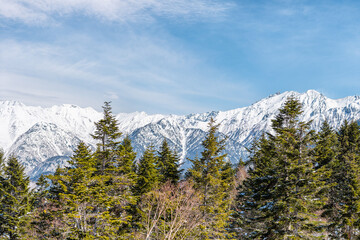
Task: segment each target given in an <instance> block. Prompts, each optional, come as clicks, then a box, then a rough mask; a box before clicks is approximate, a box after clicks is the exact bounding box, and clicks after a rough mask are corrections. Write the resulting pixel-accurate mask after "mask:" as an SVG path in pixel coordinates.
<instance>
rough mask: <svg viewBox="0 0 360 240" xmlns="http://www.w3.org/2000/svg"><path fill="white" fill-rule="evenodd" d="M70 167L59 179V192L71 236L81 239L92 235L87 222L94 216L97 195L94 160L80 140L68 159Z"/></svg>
mask: <svg viewBox="0 0 360 240" xmlns="http://www.w3.org/2000/svg"><path fill="white" fill-rule="evenodd" d="M69 164H70V167H68V168H67V170H66V174H64V176H63V178H62V179H61V181H62V184H63V186H65V187H64V192H63V193H60V197H61V200H62V202H63V203H64V204H65V205H66V215H67V219H68V222H69V225H70V226H73V227H71V228H70V231H71V234H70V236H71V237H76V238H77V239H83V238H86V237H89V236H92V234H93V232H94V226H93V225H91V224H89V222H90V219H91V218H94V217H95V218H96V217H97V216H94V215H95V214H94V208H96V207H97V206H96V205H97V203H96V202H95V201H94V200H96V199H97V197H98V192H96V190H97V189H95V188H94V186H93V182H94V172H95V171H96V168H95V167H96V162H95V159H94V157H93V156H92V154H91V151H90V149H89V147H87V146H86V145H85V143H83V142H80V144H79V145H78V147H77V149H76V150H75V152H74V155H73V156H72V157H71V160H70V161H69Z"/></svg>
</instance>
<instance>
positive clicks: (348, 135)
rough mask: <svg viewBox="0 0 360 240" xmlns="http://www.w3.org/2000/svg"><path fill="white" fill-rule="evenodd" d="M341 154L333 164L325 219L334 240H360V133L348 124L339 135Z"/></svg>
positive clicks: (352, 123)
mask: <svg viewBox="0 0 360 240" xmlns="http://www.w3.org/2000/svg"><path fill="white" fill-rule="evenodd" d="M338 141H339V153H338V156H337V158H336V160H335V161H334V163H333V164H332V174H331V180H332V182H333V186H332V187H331V188H330V193H331V194H330V196H329V201H328V204H327V205H326V206H325V210H324V216H326V217H327V218H328V221H329V234H330V237H331V239H359V237H360V234H359V230H360V148H359V147H360V130H359V125H358V124H357V123H356V122H351V123H348V122H347V121H345V122H344V124H343V125H342V126H341V128H340V130H339V132H338Z"/></svg>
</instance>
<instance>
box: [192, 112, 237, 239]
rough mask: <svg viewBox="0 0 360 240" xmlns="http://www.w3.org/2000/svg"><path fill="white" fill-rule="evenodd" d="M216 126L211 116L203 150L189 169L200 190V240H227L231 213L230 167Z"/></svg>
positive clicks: (223, 142) (196, 187)
mask: <svg viewBox="0 0 360 240" xmlns="http://www.w3.org/2000/svg"><path fill="white" fill-rule="evenodd" d="M218 127H219V125H217V124H215V120H214V119H213V118H211V119H210V122H209V130H208V133H207V136H206V138H205V140H204V141H203V142H202V146H203V147H204V150H203V151H202V153H201V158H196V159H194V160H192V163H193V164H192V167H191V168H190V169H189V173H188V174H187V175H188V176H190V179H191V181H193V183H194V186H195V189H197V190H198V191H199V192H200V195H201V200H202V214H203V219H204V223H203V224H202V226H201V229H200V232H201V233H200V236H199V239H214V238H215V239H227V238H229V237H230V235H229V232H228V231H227V227H228V220H229V217H230V214H231V201H230V198H229V193H230V192H231V186H232V182H230V181H229V176H228V174H229V169H228V165H227V161H226V154H224V153H223V151H224V150H225V141H226V139H220V138H219V136H218V134H219V133H218Z"/></svg>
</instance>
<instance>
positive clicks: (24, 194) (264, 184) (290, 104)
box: [0, 97, 360, 240]
mask: <svg viewBox="0 0 360 240" xmlns="http://www.w3.org/2000/svg"><path fill="white" fill-rule="evenodd" d="M301 113H302V106H301V104H300V103H299V101H298V100H297V99H296V98H295V97H289V98H288V99H287V101H286V102H285V104H284V105H283V106H282V107H281V108H280V109H279V111H278V114H277V116H276V117H275V119H273V120H272V131H270V132H264V133H263V134H262V137H261V138H259V139H257V140H256V141H255V142H254V143H253V145H252V147H251V148H250V149H248V151H249V154H250V155H249V156H250V157H249V159H246V161H245V160H241V159H239V162H238V163H237V164H233V163H231V162H229V161H228V159H227V156H226V154H224V150H225V149H226V138H221V137H219V134H218V127H219V125H218V124H217V123H216V122H215V121H214V120H213V119H211V120H210V122H209V123H208V131H207V135H206V138H205V139H204V140H203V142H202V147H203V150H202V152H201V153H199V155H198V156H197V157H195V158H194V159H190V161H191V163H192V165H191V167H190V168H188V169H183V168H182V167H181V161H180V157H179V154H178V153H177V152H175V151H174V150H172V149H171V148H170V147H169V145H168V143H167V141H166V140H165V139H164V140H163V142H162V144H161V146H148V147H147V149H146V150H145V152H144V153H143V155H142V156H136V153H135V151H134V150H133V148H132V144H131V140H130V138H129V137H127V136H123V135H122V133H121V132H120V131H119V127H118V122H117V120H116V119H115V117H114V115H113V114H112V108H111V105H110V103H109V102H105V104H104V106H103V118H102V119H101V120H99V121H98V122H96V123H95V127H96V131H95V132H94V133H93V134H92V135H91V136H92V138H93V139H94V140H95V141H97V149H96V150H95V151H93V150H91V148H90V147H89V146H87V145H86V144H85V143H83V142H81V143H80V144H79V145H78V146H77V149H76V151H75V152H74V154H73V156H72V157H71V160H70V161H69V162H68V165H67V167H63V168H61V167H58V168H57V170H56V172H55V173H54V174H51V175H46V176H44V175H42V176H41V177H40V178H39V179H38V180H37V182H36V184H35V183H33V184H31V186H30V180H29V177H28V176H27V175H26V174H25V172H24V169H25V168H24V166H22V165H21V163H20V161H19V160H18V159H17V158H16V156H9V157H5V154H4V153H1V155H0V206H1V207H0V239H10V240H15V239H39V240H45V239H53V240H55V239H56V240H63V239H66V240H70V239H71V240H75V239H99V240H100V239H103V240H108V239H109V240H110V239H144V240H170V239H179V240H181V239H184V240H185V239H200V240H205V239H267V240H271V239H284V240H285V239H286V240H287V239H349V240H353V239H360V127H359V124H358V123H357V122H346V121H345V122H344V123H342V125H341V127H340V128H339V129H332V128H331V127H330V125H329V124H328V123H327V122H326V121H325V122H324V123H323V125H322V127H321V130H320V131H319V132H315V131H314V130H311V129H310V122H301V121H300V120H299V116H300V115H301Z"/></svg>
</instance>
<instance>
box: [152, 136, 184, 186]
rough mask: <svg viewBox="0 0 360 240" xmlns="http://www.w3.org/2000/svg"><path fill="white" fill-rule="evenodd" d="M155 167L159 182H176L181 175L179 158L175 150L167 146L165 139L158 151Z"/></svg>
mask: <svg viewBox="0 0 360 240" xmlns="http://www.w3.org/2000/svg"><path fill="white" fill-rule="evenodd" d="M157 168H158V172H159V178H160V179H159V181H160V182H161V183H166V182H168V181H170V182H171V183H172V184H176V183H177V182H178V181H179V179H180V176H181V169H180V158H179V156H178V155H177V153H176V152H175V151H172V150H171V149H170V148H169V145H168V142H167V141H166V140H165V139H164V140H163V142H162V145H161V148H160V151H158V159H157Z"/></svg>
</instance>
